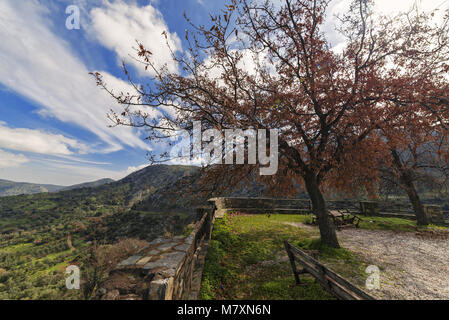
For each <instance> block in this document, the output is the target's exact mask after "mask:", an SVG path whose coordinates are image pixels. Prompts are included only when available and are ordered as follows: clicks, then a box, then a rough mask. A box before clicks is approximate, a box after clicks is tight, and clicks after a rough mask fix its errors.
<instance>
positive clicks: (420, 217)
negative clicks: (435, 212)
mask: <svg viewBox="0 0 449 320" xmlns="http://www.w3.org/2000/svg"><path fill="white" fill-rule="evenodd" d="M391 152H392V155H393V164H394V165H395V166H396V169H397V170H398V171H399V175H400V177H399V180H400V183H399V185H400V186H401V187H402V188H403V189H404V190H405V192H406V193H407V196H408V198H409V200H410V203H411V204H412V206H413V211H415V215H416V221H417V222H418V225H423V226H427V225H428V224H429V218H428V217H427V214H426V213H425V212H424V206H423V205H422V202H421V199H420V197H419V194H418V192H417V191H416V188H415V184H414V183H413V179H412V177H411V174H410V172H409V171H408V170H407V168H404V166H403V165H402V162H401V159H400V157H399V154H398V153H397V152H396V150H392V151H391Z"/></svg>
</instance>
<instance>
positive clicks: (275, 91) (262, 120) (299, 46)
mask: <svg viewBox="0 0 449 320" xmlns="http://www.w3.org/2000/svg"><path fill="white" fill-rule="evenodd" d="M330 2H331V1H329V0H314V1H313V0H284V1H282V3H281V5H280V6H278V5H276V6H275V5H273V4H272V3H270V2H269V1H266V2H261V1H247V0H233V1H231V2H230V4H229V5H228V6H227V7H226V9H224V10H223V11H222V12H221V13H220V14H217V15H213V16H211V24H210V25H208V26H204V25H199V26H197V25H194V24H192V23H191V28H190V30H188V31H187V32H186V42H187V43H188V48H187V49H186V50H185V51H184V53H183V54H180V55H175V54H173V59H174V60H175V61H176V63H177V64H178V66H179V70H180V72H179V73H170V72H169V71H168V70H167V68H162V69H157V68H156V67H155V64H154V63H153V60H152V59H153V58H152V53H151V52H150V51H148V50H146V48H145V46H144V44H139V48H138V51H137V56H138V57H137V59H139V60H140V61H141V62H142V64H143V68H145V69H146V70H149V71H150V73H149V74H153V75H154V76H152V77H151V79H150V81H149V84H148V85H145V86H143V85H139V84H136V83H135V82H134V81H133V79H132V77H131V75H130V73H129V72H128V70H127V68H126V65H125V64H124V65H123V68H124V72H125V74H126V75H127V76H128V79H129V81H130V83H131V84H132V86H133V88H134V92H127V93H118V94H117V93H115V92H113V91H112V90H111V88H109V87H108V84H107V83H106V82H105V81H104V79H103V77H102V76H101V74H99V73H96V74H94V76H95V78H96V81H97V84H98V85H99V86H101V87H102V88H103V89H105V90H107V91H108V92H109V93H110V94H111V95H112V96H113V97H114V98H115V99H116V100H117V102H118V103H119V104H121V105H122V106H123V110H122V111H121V112H118V113H116V112H114V111H111V113H110V115H109V117H110V119H111V120H112V121H113V122H114V124H115V125H125V126H133V127H144V128H146V129H147V133H148V138H149V139H164V138H167V139H168V138H170V137H171V136H172V135H173V134H174V133H175V132H176V130H178V129H179V128H182V129H187V130H192V121H201V124H202V128H203V129H204V130H206V129H209V128H214V129H218V130H220V131H221V130H224V129H235V128H241V129H247V128H252V129H279V170H278V173H277V174H275V175H273V176H260V177H259V180H260V182H261V183H264V184H266V185H267V186H269V191H272V192H274V191H277V192H279V191H281V192H282V193H283V194H285V195H292V193H294V192H296V188H295V186H296V185H297V184H298V183H299V184H301V185H305V189H306V191H307V193H308V194H309V196H310V199H311V202H312V205H313V212H314V213H315V214H316V216H317V218H318V219H317V220H318V225H319V229H320V234H321V239H322V242H323V243H325V244H326V245H329V246H332V247H339V243H338V240H337V237H336V232H335V227H334V226H333V224H332V223H331V221H330V220H329V218H328V215H327V209H326V203H325V200H324V197H323V190H324V189H325V188H326V187H332V188H337V189H339V190H343V191H344V190H349V191H350V190H351V186H352V185H353V183H354V181H361V183H363V184H364V186H365V187H366V188H371V187H372V186H373V185H374V184H375V183H376V181H377V178H378V174H377V173H378V172H377V171H376V170H371V169H372V168H375V165H376V163H378V160H379V157H381V156H382V153H384V152H388V150H387V149H386V145H385V143H382V139H381V138H380V137H379V135H378V134H377V133H378V131H379V128H385V127H387V126H388V125H390V124H391V123H392V122H391V121H392V120H393V119H397V118H398V117H399V116H400V115H401V114H404V113H405V114H407V113H416V114H417V115H422V116H426V115H427V114H428V112H427V111H425V112H424V108H423V104H421V105H413V108H407V107H400V108H397V105H395V104H393V103H391V101H393V100H394V99H395V98H397V97H402V96H403V95H404V94H405V92H404V88H405V85H406V83H407V81H409V80H410V77H413V75H410V74H409V73H407V72H404V68H405V66H406V64H408V63H411V61H412V60H414V61H418V60H419V59H420V60H421V61H423V63H424V62H425V61H426V60H427V59H429V56H432V55H433V56H435V55H445V54H446V58H447V52H445V51H444V50H445V49H444V48H441V47H438V48H435V46H431V48H430V49H429V50H427V49H425V48H424V49H423V47H422V43H423V42H430V43H439V41H443V42H444V43H446V44H447V37H446V35H445V32H446V31H447V30H446V29H439V28H437V27H434V28H431V27H429V25H428V22H429V20H428V17H429V16H427V15H424V14H419V15H416V16H414V15H403V16H399V17H396V18H386V17H383V18H375V17H374V16H373V13H372V12H371V8H372V5H373V1H370V0H354V1H352V4H351V7H350V10H349V11H348V13H347V14H345V15H344V16H342V17H340V20H339V21H340V31H341V32H342V34H343V35H344V36H345V39H346V40H345V47H344V49H343V50H342V51H341V52H336V51H334V50H332V46H331V44H330V42H329V40H328V39H327V38H326V36H325V34H324V32H323V24H324V20H325V17H326V13H327V9H328V5H329V3H330ZM187 21H189V22H190V20H189V19H187ZM446 33H447V32H446ZM424 74H426V75H427V77H428V78H426V79H424V80H426V83H428V82H431V81H432V78H433V77H435V74H434V73H424ZM414 76H415V78H417V77H418V76H420V77H421V78H422V77H423V74H420V75H414ZM412 79H414V78H412ZM407 92H410V91H407ZM423 100H424V99H423ZM156 110H157V111H158V112H159V113H158V116H157V117H154V111H156ZM435 110H436V111H435V112H437V113H439V110H438V108H437V107H435ZM420 111H423V112H422V113H420ZM376 135H377V138H376ZM368 138H370V139H368ZM245 147H247V145H246V144H245ZM267 147H268V146H267ZM362 150H363V153H362V152H361V151H362ZM167 156H168V154H167V153H164V154H159V155H155V156H154V155H153V160H156V161H160V160H163V159H164V158H167ZM257 167H258V165H254V166H253V165H234V166H224V165H216V166H208V167H206V169H205V170H204V175H203V179H202V182H203V183H204V184H205V185H213V186H219V187H227V186H232V185H234V183H235V182H236V181H237V180H238V179H243V178H247V177H249V176H251V174H252V173H254V172H255V171H254V170H256V169H257ZM355 173H357V174H355ZM218 178H220V179H221V180H220V183H219V184H217V183H216V182H217V179H218Z"/></svg>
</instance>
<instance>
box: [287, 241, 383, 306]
mask: <svg viewBox="0 0 449 320" xmlns="http://www.w3.org/2000/svg"><path fill="white" fill-rule="evenodd" d="M284 245H285V250H287V254H288V257H289V259H290V263H291V266H292V269H293V274H294V276H295V281H296V284H300V280H299V275H301V274H304V273H309V274H311V275H312V276H313V277H315V279H316V280H317V282H318V283H320V284H321V286H323V288H324V289H325V290H326V291H327V292H329V293H330V294H332V295H333V296H335V297H336V298H337V299H340V300H375V299H374V297H372V296H370V295H369V294H367V293H366V292H364V291H363V290H361V289H359V288H357V287H356V286H355V285H353V284H352V283H350V282H349V281H348V280H346V279H344V278H342V277H341V276H339V275H338V274H336V273H335V272H333V271H332V270H330V269H329V268H327V267H325V266H324V265H322V264H321V263H319V262H318V261H317V260H315V259H314V258H312V257H310V256H309V255H308V254H306V253H305V252H303V251H301V250H300V249H298V248H295V247H294V246H292V245H291V244H290V243H288V242H287V241H284ZM295 262H298V263H299V264H300V265H301V267H302V269H300V270H298V269H296V263H295Z"/></svg>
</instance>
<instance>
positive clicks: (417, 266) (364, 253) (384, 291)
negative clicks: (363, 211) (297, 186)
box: [285, 222, 449, 300]
mask: <svg viewBox="0 0 449 320" xmlns="http://www.w3.org/2000/svg"><path fill="white" fill-rule="evenodd" d="M285 224H289V225H293V226H296V227H300V228H303V229H306V230H309V231H312V230H315V231H317V228H316V227H312V226H309V225H305V224H302V223H292V222H286V223H285ZM337 233H338V238H339V241H340V244H341V245H342V246H343V247H344V248H346V249H348V250H350V251H352V252H354V253H356V254H358V255H359V256H361V257H362V259H363V260H364V261H366V262H367V263H369V264H372V265H376V266H377V267H379V269H380V290H374V291H369V293H370V294H371V295H373V296H375V297H376V298H377V299H389V300H391V299H393V300H397V299H400V300H403V299H406V300H443V299H444V300H446V299H449V236H448V233H447V232H433V233H432V232H426V233H423V232H394V231H384V230H364V229H355V228H349V229H344V230H342V231H338V232H337ZM317 236H318V233H317Z"/></svg>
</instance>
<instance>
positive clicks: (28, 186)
mask: <svg viewBox="0 0 449 320" xmlns="http://www.w3.org/2000/svg"><path fill="white" fill-rule="evenodd" d="M63 188H65V187H63V186H56V185H51V184H35V183H26V182H14V181H9V180H2V179H0V197H8V196H17V195H20V194H35V193H43V192H57V191H60V190H62V189H63Z"/></svg>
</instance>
